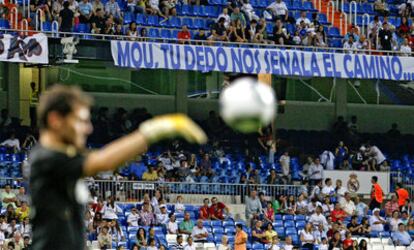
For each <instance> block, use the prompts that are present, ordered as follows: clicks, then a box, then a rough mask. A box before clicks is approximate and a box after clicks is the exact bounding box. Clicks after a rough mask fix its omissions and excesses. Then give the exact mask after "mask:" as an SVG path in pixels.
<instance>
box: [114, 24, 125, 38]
mask: <svg viewBox="0 0 414 250" xmlns="http://www.w3.org/2000/svg"><path fill="white" fill-rule="evenodd" d="M113 34H114V35H116V36H123V35H124V31H123V27H122V25H121V24H117V25H116V26H115V30H114V33H113ZM116 39H122V38H120V37H117V38H116Z"/></svg>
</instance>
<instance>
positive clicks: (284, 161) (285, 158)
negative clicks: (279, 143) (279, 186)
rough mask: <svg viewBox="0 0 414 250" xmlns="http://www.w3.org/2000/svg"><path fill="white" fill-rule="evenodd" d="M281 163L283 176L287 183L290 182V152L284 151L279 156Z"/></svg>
mask: <svg viewBox="0 0 414 250" xmlns="http://www.w3.org/2000/svg"><path fill="white" fill-rule="evenodd" d="M279 162H280V165H281V167H282V178H283V180H284V183H285V184H290V182H291V174H290V157H289V152H287V151H286V152H284V153H283V155H282V156H280V158H279Z"/></svg>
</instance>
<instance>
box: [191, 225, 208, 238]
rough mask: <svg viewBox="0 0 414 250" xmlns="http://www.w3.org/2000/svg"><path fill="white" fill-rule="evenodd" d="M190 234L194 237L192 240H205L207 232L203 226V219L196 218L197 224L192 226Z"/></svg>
mask: <svg viewBox="0 0 414 250" xmlns="http://www.w3.org/2000/svg"><path fill="white" fill-rule="evenodd" d="M191 236H192V237H193V238H194V242H202V243H205V242H207V236H208V232H207V229H206V228H205V227H203V221H202V220H197V226H195V227H193V231H192V232H191Z"/></svg>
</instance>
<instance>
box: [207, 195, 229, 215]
mask: <svg viewBox="0 0 414 250" xmlns="http://www.w3.org/2000/svg"><path fill="white" fill-rule="evenodd" d="M224 212H226V214H229V213H230V210H229V208H228V207H227V206H226V205H225V204H224V203H223V202H219V201H218V200H217V197H212V198H211V206H210V208H209V214H210V219H211V220H224Z"/></svg>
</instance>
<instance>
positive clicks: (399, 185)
mask: <svg viewBox="0 0 414 250" xmlns="http://www.w3.org/2000/svg"><path fill="white" fill-rule="evenodd" d="M395 185H396V186H397V187H398V188H402V187H403V184H402V183H401V182H398V183H397V184H395Z"/></svg>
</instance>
